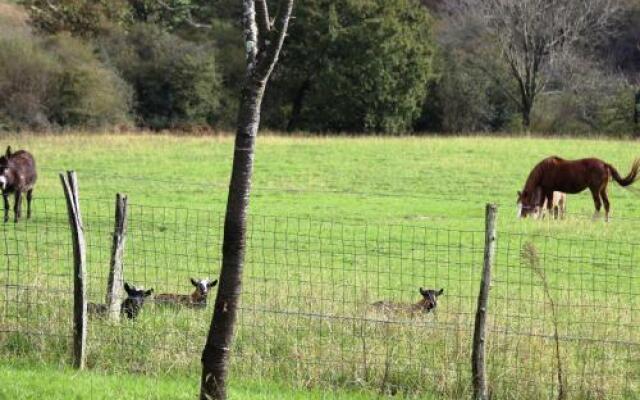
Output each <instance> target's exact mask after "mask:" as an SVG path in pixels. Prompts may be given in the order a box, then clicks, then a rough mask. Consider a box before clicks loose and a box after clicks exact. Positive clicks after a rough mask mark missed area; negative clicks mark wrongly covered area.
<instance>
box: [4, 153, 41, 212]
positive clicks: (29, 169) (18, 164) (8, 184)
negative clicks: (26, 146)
mask: <svg viewBox="0 0 640 400" xmlns="http://www.w3.org/2000/svg"><path fill="white" fill-rule="evenodd" d="M37 178H38V174H37V173H36V161H35V160H34V159H33V156H32V155H31V154H29V152H27V151H25V150H18V151H16V152H15V153H11V146H9V147H7V151H6V153H5V155H4V156H2V157H0V188H1V189H2V197H3V199H4V222H7V221H8V220H9V194H10V193H14V196H15V198H14V205H13V212H14V214H15V218H14V221H15V222H18V219H19V218H20V217H21V216H22V193H25V192H26V194H27V218H31V197H32V195H33V186H34V185H35V184H36V179H37Z"/></svg>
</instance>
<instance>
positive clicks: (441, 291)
mask: <svg viewBox="0 0 640 400" xmlns="http://www.w3.org/2000/svg"><path fill="white" fill-rule="evenodd" d="M443 293H444V288H442V289H440V290H439V291H438V293H436V296H442V294H443Z"/></svg>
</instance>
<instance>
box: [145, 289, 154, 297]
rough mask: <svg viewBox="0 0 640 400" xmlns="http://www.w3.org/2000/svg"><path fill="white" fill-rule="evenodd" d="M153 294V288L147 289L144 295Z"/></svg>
mask: <svg viewBox="0 0 640 400" xmlns="http://www.w3.org/2000/svg"><path fill="white" fill-rule="evenodd" d="M152 294H153V288H151V289H149V290H147V291H145V292H144V297H149V296H151V295H152Z"/></svg>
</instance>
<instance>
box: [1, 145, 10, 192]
mask: <svg viewBox="0 0 640 400" xmlns="http://www.w3.org/2000/svg"><path fill="white" fill-rule="evenodd" d="M9 157H11V146H8V147H7V151H6V152H5V154H4V155H3V156H2V157H0V189H2V190H5V189H6V188H7V185H10V184H11V182H12V181H13V174H12V173H11V169H10V168H9Z"/></svg>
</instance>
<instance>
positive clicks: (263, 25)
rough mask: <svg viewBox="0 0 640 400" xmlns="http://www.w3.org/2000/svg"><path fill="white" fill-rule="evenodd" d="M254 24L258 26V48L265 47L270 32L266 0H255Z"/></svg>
mask: <svg viewBox="0 0 640 400" xmlns="http://www.w3.org/2000/svg"><path fill="white" fill-rule="evenodd" d="M255 8H256V22H257V24H258V40H259V41H260V48H261V49H264V48H265V47H266V41H267V37H268V35H269V32H270V31H271V22H270V21H269V7H268V6H267V0H255Z"/></svg>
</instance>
